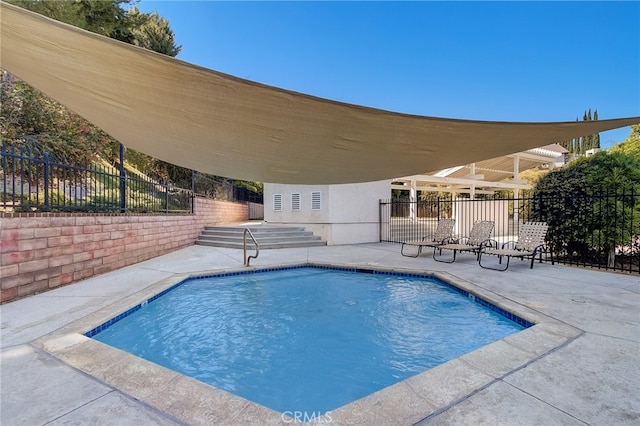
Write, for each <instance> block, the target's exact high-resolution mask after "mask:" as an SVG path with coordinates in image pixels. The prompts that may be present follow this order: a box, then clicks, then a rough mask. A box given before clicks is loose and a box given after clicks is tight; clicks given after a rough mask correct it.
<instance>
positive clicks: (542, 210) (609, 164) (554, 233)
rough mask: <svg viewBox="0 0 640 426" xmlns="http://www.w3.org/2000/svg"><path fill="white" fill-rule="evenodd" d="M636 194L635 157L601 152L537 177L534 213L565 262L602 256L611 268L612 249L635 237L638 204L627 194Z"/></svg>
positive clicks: (638, 172) (639, 181)
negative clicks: (565, 257)
mask: <svg viewBox="0 0 640 426" xmlns="http://www.w3.org/2000/svg"><path fill="white" fill-rule="evenodd" d="M639 191H640V157H637V156H634V155H629V154H626V153H624V152H621V151H614V152H606V151H601V152H599V153H597V154H596V155H593V156H591V157H588V158H581V159H578V160H577V161H575V162H574V163H572V164H570V165H568V166H566V167H563V168H562V169H559V170H554V171H551V172H549V173H548V174H547V175H545V176H543V177H542V178H540V180H539V181H538V183H537V184H536V187H535V197H536V201H535V207H534V211H535V212H534V215H535V216H536V217H537V219H538V220H541V221H545V222H547V223H548V224H549V236H550V239H551V243H552V246H553V249H554V251H556V252H564V253H566V255H567V256H569V257H570V258H571V257H575V256H578V257H579V258H580V257H585V256H597V255H598V254H599V253H603V254H604V255H606V257H607V264H608V265H609V266H614V262H615V249H616V246H617V245H627V244H630V243H631V242H632V240H633V238H635V237H636V236H637V235H639V234H640V203H637V201H636V199H637V197H632V196H628V194H638V192H639ZM619 224H627V225H626V226H624V227H622V226H619ZM628 224H631V225H628Z"/></svg>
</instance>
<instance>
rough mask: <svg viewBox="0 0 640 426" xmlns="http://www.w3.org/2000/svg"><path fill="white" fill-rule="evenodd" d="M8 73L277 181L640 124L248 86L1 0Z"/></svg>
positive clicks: (389, 172) (147, 148)
mask: <svg viewBox="0 0 640 426" xmlns="http://www.w3.org/2000/svg"><path fill="white" fill-rule="evenodd" d="M0 12H1V33H0V35H1V41H0V43H1V56H0V62H1V63H0V66H1V67H2V68H3V69H5V70H7V71H9V72H11V73H12V74H14V75H15V76H17V77H18V78H20V79H22V80H24V81H26V82H27V83H29V84H30V85H32V86H34V87H36V88H37V89H39V90H41V91H42V92H44V93H45V94H47V95H48V96H50V97H52V98H54V99H55V100H57V101H58V102H60V103H61V104H63V105H65V106H67V107H68V108H70V109H71V110H73V111H75V112H76V113H78V114H80V115H82V116H83V117H85V118H86V119H87V120H89V121H91V122H92V123H94V124H95V125H97V126H98V127H100V128H102V129H103V130H104V131H106V132H107V133H109V134H110V135H111V136H113V137H114V138H116V139H117V140H119V141H120V142H122V143H123V144H125V145H126V146H127V147H130V148H133V149H136V150H139V151H142V152H144V153H147V154H149V155H152V156H154V157H156V158H159V159H162V160H165V161H168V162H172V163H174V164H178V165H181V166H184V167H189V168H193V169H196V170H199V171H202V172H207V173H211V174H215V175H220V176H227V177H231V178H237V179H245V180H255V181H262V182H272V183H298V184H334V183H351V182H366V181H374V180H382V179H387V178H395V177H400V176H408V175H413V174H420V173H423V172H426V171H432V170H438V169H442V168H445V167H451V166H456V165H460V164H467V163H471V162H474V161H480V160H484V159H488V158H494V157H498V156H501V155H506V154H511V153H514V152H519V151H523V150H526V149H530V148H534V147H539V146H543V145H547V144H549V143H553V142H560V141H564V140H568V139H570V138H573V137H577V136H582V135H587V134H592V133H597V132H601V131H605V130H610V129H615V128H619V127H624V126H629V125H631V124H636V123H640V117H634V118H624V119H615V120H598V121H582V122H558V123H505V122H482V121H469V120H453V119H442V118H432V117H421V116H414V115H407V114H399V113H393V112H388V111H382V110H377V109H372V108H366V107H362V106H357V105H349V104H345V103H339V102H334V101H330V100H326V99H320V98H316V97H312V96H308V95H304V94H300V93H295V92H291V91H287V90H282V89H278V88H274V87H269V86H266V85H262V84H258V83H254V82H251V81H247V80H242V79H239V78H236V77H232V76H229V75H225V74H222V73H219V72H216V71H211V70H208V69H205V68H201V67H197V66H194V65H191V64H188V63H185V62H182V61H179V60H176V59H174V58H170V57H167V56H164V55H160V54H156V53H154V52H151V51H148V50H144V49H141V48H138V47H135V46H132V45H128V44H125V43H121V42H118V41H115V40H112V39H109V38H106V37H102V36H99V35H96V34H92V33H89V32H86V31H83V30H81V29H78V28H75V27H72V26H69V25H66V24H62V23H60V22H57V21H54V20H51V19H48V18H46V17H43V16H40V15H37V14H34V13H32V12H29V11H26V10H23V9H21V8H18V7H15V6H12V5H9V4H6V3H1V10H0Z"/></svg>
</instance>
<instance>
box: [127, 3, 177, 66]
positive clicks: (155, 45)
mask: <svg viewBox="0 0 640 426" xmlns="http://www.w3.org/2000/svg"><path fill="white" fill-rule="evenodd" d="M128 19H129V22H130V23H131V25H130V26H129V28H130V30H131V37H132V40H131V43H132V44H135V45H136V46H140V47H144V48H145V49H149V50H153V51H154V52H158V53H163V54H165V55H168V56H173V57H175V56H177V55H178V53H180V50H182V47H181V46H176V41H175V36H174V34H173V31H172V30H171V28H170V27H169V21H167V20H166V19H164V18H163V17H161V16H160V15H158V12H154V13H153V14H148V13H140V11H139V10H138V8H137V7H133V8H132V9H130V10H129V14H128Z"/></svg>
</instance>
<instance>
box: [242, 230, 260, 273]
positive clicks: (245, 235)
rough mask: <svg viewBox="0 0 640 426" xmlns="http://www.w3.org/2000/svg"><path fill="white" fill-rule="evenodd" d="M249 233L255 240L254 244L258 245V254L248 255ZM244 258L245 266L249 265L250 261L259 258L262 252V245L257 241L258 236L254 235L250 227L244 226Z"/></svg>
mask: <svg viewBox="0 0 640 426" xmlns="http://www.w3.org/2000/svg"><path fill="white" fill-rule="evenodd" d="M247 234H249V236H250V237H251V239H252V240H253V244H255V246H256V254H255V255H254V256H248V257H247ZM242 253H243V254H242V259H243V260H244V265H245V266H249V262H250V261H251V259H257V258H258V255H259V254H260V246H259V245H258V242H257V241H256V237H254V236H253V234H252V233H251V230H249V228H244V235H243V236H242Z"/></svg>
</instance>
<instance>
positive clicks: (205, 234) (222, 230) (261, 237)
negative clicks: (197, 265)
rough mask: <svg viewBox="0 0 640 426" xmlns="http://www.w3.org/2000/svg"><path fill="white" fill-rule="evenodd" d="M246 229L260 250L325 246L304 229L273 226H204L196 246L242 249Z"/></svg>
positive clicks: (319, 239)
mask: <svg viewBox="0 0 640 426" xmlns="http://www.w3.org/2000/svg"><path fill="white" fill-rule="evenodd" d="M247 228H248V229H249V230H250V231H251V233H252V234H253V235H254V236H255V239H256V241H257V242H258V244H259V245H260V250H264V249H276V248H292V247H316V246H326V245H327V242H326V241H322V239H321V238H320V237H319V236H317V235H314V234H313V232H311V231H307V230H305V229H304V227H298V226H275V225H250V226H205V228H204V230H203V231H202V233H201V234H200V236H199V237H198V239H197V240H196V244H198V245H203V246H213V247H225V248H237V249H243V241H244V230H245V229H247ZM248 244H249V241H248ZM251 247H252V248H253V245H251Z"/></svg>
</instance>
